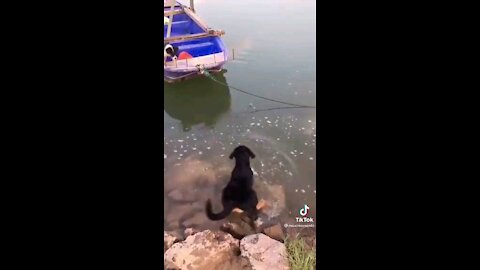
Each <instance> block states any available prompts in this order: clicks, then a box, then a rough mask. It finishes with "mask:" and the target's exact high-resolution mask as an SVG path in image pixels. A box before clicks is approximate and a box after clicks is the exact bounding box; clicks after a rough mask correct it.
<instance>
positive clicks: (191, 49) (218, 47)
mask: <svg viewBox="0 0 480 270" xmlns="http://www.w3.org/2000/svg"><path fill="white" fill-rule="evenodd" d="M167 30H168V26H167V25H165V26H164V27H163V33H164V38H166V36H167ZM202 34H203V35H202ZM204 34H206V33H205V30H204V29H202V27H200V26H199V25H198V24H197V23H196V22H195V20H193V19H192V18H190V17H189V16H188V15H187V14H185V13H182V14H176V15H174V16H173V20H172V29H171V34H170V37H171V38H174V37H180V36H181V37H188V36H191V35H202V37H198V38H194V39H192V38H190V39H187V40H183V41H176V42H171V43H170V44H171V45H173V46H175V47H177V48H178V52H177V56H181V55H182V54H184V55H187V56H188V57H186V58H182V57H179V59H178V60H177V61H173V60H172V59H171V58H170V57H167V58H166V62H165V63H166V64H165V65H164V68H163V70H164V81H167V82H175V81H178V80H182V79H189V78H192V77H195V76H197V75H198V74H199V67H198V66H199V65H200V66H202V67H203V68H204V69H206V70H208V71H210V72H215V71H219V70H221V69H222V67H223V65H224V64H225V63H226V62H227V60H228V54H227V49H226V46H225V44H224V43H223V41H222V39H221V38H220V37H219V36H215V35H204ZM195 37H197V36H195Z"/></svg>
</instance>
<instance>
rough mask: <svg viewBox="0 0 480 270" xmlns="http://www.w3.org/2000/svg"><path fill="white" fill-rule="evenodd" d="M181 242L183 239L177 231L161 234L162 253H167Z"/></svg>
mask: <svg viewBox="0 0 480 270" xmlns="http://www.w3.org/2000/svg"><path fill="white" fill-rule="evenodd" d="M180 241H183V237H182V236H181V235H180V233H179V232H177V231H168V232H167V231H164V232H163V253H165V251H167V250H168V249H169V248H170V247H171V246H172V245H173V244H174V243H177V242H180Z"/></svg>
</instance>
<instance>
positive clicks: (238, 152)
mask: <svg viewBox="0 0 480 270" xmlns="http://www.w3.org/2000/svg"><path fill="white" fill-rule="evenodd" d="M234 157H235V168H234V169H233V171H232V177H231V178H230V182H228V184H227V186H226V187H225V188H224V189H223V192H222V205H223V211H222V212H220V213H218V214H215V213H213V212H212V203H211V202H210V199H209V200H207V216H208V218H209V219H211V220H220V219H224V218H226V217H227V216H228V215H229V214H230V213H231V212H232V210H233V209H234V208H240V209H242V210H243V211H245V212H246V213H247V214H248V216H249V217H250V224H251V225H252V227H254V225H253V221H254V220H256V219H257V218H258V210H257V204H258V198H257V193H256V192H255V190H253V172H252V169H251V168H250V158H252V159H253V158H255V154H253V152H252V151H251V150H250V149H249V148H248V147H246V146H243V145H241V146H238V147H237V148H235V150H234V151H233V152H232V154H231V155H230V159H233V158H234Z"/></svg>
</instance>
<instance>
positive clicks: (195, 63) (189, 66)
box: [163, 51, 227, 68]
mask: <svg viewBox="0 0 480 270" xmlns="http://www.w3.org/2000/svg"><path fill="white" fill-rule="evenodd" d="M222 53H223V61H219V62H217V56H216V55H217V54H216V53H215V54H213V64H214V65H216V64H218V63H221V62H225V61H226V60H227V54H226V52H225V51H223V52H222ZM191 59H195V58H191ZM184 60H185V65H181V67H182V68H193V67H197V65H198V60H195V61H194V63H189V62H188V58H186V59H184ZM172 61H173V62H174V64H175V68H178V61H179V60H176V61H175V60H172ZM172 61H170V62H172ZM203 64H205V63H203ZM163 67H172V66H170V65H167V62H165V65H164V66H163Z"/></svg>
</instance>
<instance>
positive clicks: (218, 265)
mask: <svg viewBox="0 0 480 270" xmlns="http://www.w3.org/2000/svg"><path fill="white" fill-rule="evenodd" d="M238 245H239V242H238V240H236V239H235V238H233V237H232V236H231V235H230V234H227V233H225V232H212V231H210V230H206V231H202V232H199V233H196V234H194V235H191V236H188V237H187V239H185V241H182V242H178V243H175V244H174V245H173V246H172V247H170V249H168V250H167V252H165V254H164V264H165V265H167V264H170V265H173V266H175V267H178V268H180V269H196V270H212V269H234V268H228V267H232V265H233V264H235V262H236V261H237V260H238V258H237V255H238V252H239V248H238ZM225 267H227V268H225Z"/></svg>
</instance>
